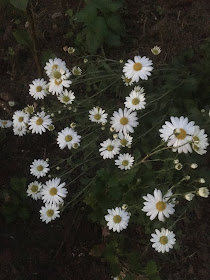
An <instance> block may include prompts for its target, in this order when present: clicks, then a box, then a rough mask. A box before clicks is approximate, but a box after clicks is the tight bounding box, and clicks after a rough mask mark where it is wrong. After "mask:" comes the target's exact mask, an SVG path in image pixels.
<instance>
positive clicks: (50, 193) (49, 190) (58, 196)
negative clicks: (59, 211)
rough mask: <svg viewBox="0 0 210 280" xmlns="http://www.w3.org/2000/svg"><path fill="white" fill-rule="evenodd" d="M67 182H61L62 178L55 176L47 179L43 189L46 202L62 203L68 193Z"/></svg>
mask: <svg viewBox="0 0 210 280" xmlns="http://www.w3.org/2000/svg"><path fill="white" fill-rule="evenodd" d="M65 185H66V183H61V180H60V178H57V177H56V178H54V179H52V180H49V181H46V182H45V185H43V188H42V190H41V194H42V200H43V202H45V203H50V204H57V205H58V204H60V203H63V198H64V197H66V195H67V193H68V192H67V189H66V188H64V187H65Z"/></svg>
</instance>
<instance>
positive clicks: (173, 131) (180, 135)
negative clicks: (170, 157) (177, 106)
mask: <svg viewBox="0 0 210 280" xmlns="http://www.w3.org/2000/svg"><path fill="white" fill-rule="evenodd" d="M194 124H195V123H194V122H193V121H191V122H189V120H188V118H184V117H180V118H177V117H171V122H168V121H166V122H165V124H164V125H163V126H162V128H161V129H160V130H159V131H160V133H161V134H160V137H161V138H163V140H164V141H165V142H167V146H168V147H171V146H173V149H172V151H173V152H176V151H178V153H185V154H186V153H188V152H190V153H192V148H191V145H190V143H191V142H192V135H193V133H194V131H195V126H194Z"/></svg>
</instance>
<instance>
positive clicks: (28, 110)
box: [23, 105, 35, 115]
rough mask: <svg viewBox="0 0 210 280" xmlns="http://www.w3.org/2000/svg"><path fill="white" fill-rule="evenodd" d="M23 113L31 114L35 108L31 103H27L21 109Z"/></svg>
mask: <svg viewBox="0 0 210 280" xmlns="http://www.w3.org/2000/svg"><path fill="white" fill-rule="evenodd" d="M23 111H24V113H27V114H30V115H31V114H33V113H34V111H35V109H34V106H33V105H28V106H27V107H25V108H24V109H23Z"/></svg>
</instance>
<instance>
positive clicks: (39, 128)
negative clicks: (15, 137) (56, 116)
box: [29, 111, 52, 134]
mask: <svg viewBox="0 0 210 280" xmlns="http://www.w3.org/2000/svg"><path fill="white" fill-rule="evenodd" d="M51 123H52V120H51V118H50V116H49V115H45V112H44V111H42V112H38V113H37V114H36V115H35V116H33V117H32V118H31V119H30V121H29V129H30V130H31V132H32V133H36V134H38V133H39V134H42V132H45V131H46V130H47V129H48V126H49V125H51Z"/></svg>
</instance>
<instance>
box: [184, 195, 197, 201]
mask: <svg viewBox="0 0 210 280" xmlns="http://www.w3.org/2000/svg"><path fill="white" fill-rule="evenodd" d="M194 196H195V195H194V194H193V193H186V194H185V195H184V198H185V199H186V200H188V201H191V200H192V199H193V197H194Z"/></svg>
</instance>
